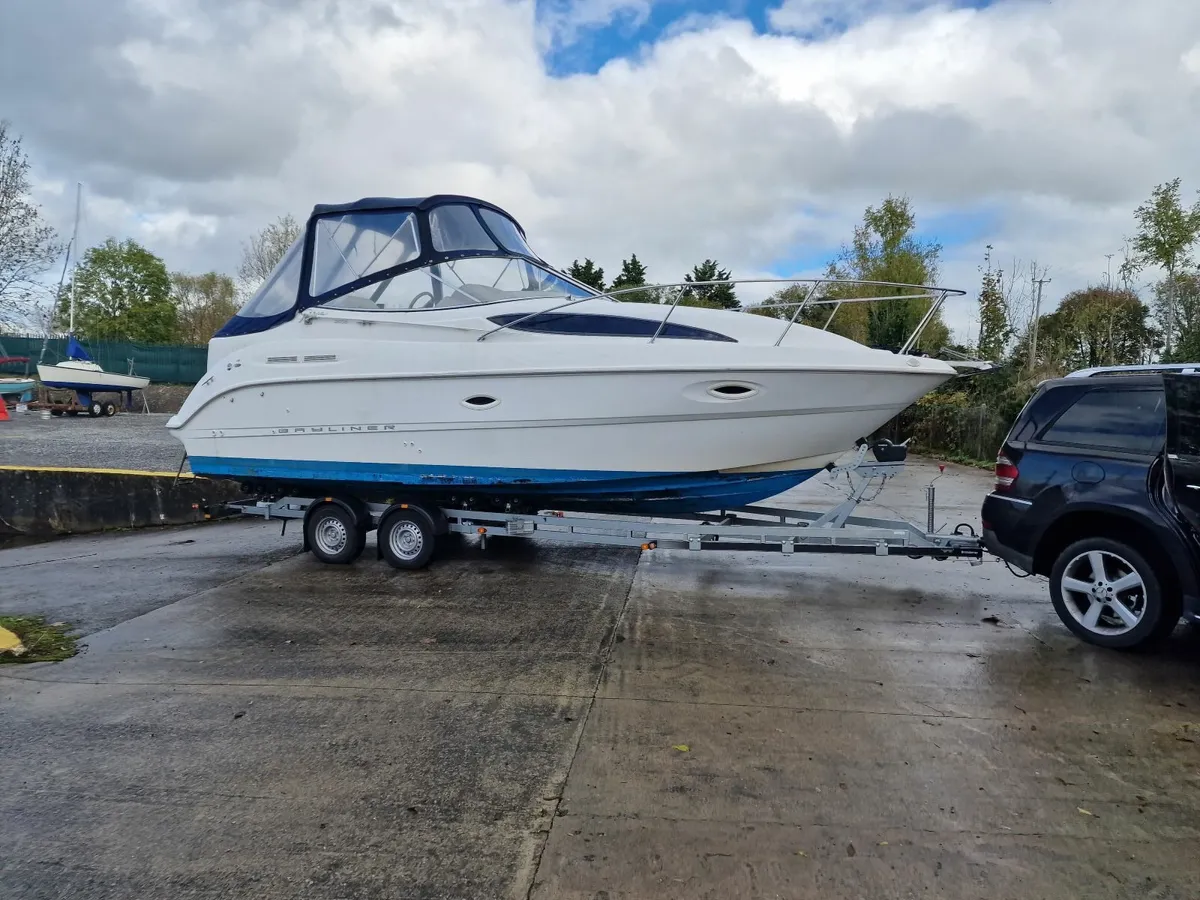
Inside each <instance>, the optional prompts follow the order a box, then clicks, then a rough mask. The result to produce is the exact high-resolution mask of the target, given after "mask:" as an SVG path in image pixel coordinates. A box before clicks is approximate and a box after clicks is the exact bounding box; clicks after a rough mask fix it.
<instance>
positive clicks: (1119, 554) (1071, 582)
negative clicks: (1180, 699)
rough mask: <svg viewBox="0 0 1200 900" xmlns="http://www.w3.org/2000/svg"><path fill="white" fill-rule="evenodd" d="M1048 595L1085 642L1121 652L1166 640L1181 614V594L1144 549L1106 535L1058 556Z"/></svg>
mask: <svg viewBox="0 0 1200 900" xmlns="http://www.w3.org/2000/svg"><path fill="white" fill-rule="evenodd" d="M1097 562H1098V563H1099V565H1100V567H1101V569H1102V571H1101V572H1097V571H1096V563H1097ZM1122 585H1125V586H1124V587H1123V586H1122ZM1050 599H1051V601H1052V602H1053V604H1054V611H1055V612H1057V613H1058V617H1059V618H1060V619H1062V621H1063V624H1065V625H1066V626H1067V627H1068V628H1070V629H1071V631H1073V632H1075V634H1076V635H1078V636H1079V637H1081V638H1082V639H1083V640H1085V641H1087V642H1088V643H1089V644H1095V645H1096V646H1098V647H1110V648H1114V649H1122V650H1125V649H1132V648H1135V647H1142V646H1146V645H1150V644H1154V643H1157V642H1158V641H1160V640H1162V639H1163V638H1165V637H1166V636H1167V635H1169V634H1170V633H1171V632H1172V631H1174V630H1175V626H1176V625H1177V624H1178V622H1179V617H1180V614H1181V609H1180V602H1179V598H1178V597H1177V596H1174V595H1173V594H1172V593H1171V592H1170V591H1169V590H1167V589H1165V588H1164V585H1163V579H1162V578H1161V577H1160V575H1159V573H1158V571H1157V570H1156V569H1155V567H1154V566H1153V565H1151V564H1150V562H1149V560H1147V559H1146V557H1145V556H1143V555H1142V553H1141V552H1140V551H1138V550H1137V549H1135V548H1134V547H1132V546H1130V545H1129V544H1126V543H1124V542H1122V541H1116V540H1112V539H1111V538H1103V537H1094V538H1084V539H1083V540H1081V541H1076V542H1075V543H1073V544H1071V545H1070V546H1068V547H1066V548H1065V549H1063V550H1062V552H1060V553H1059V554H1058V557H1057V558H1056V559H1055V561H1054V567H1053V568H1052V569H1051V571H1050Z"/></svg>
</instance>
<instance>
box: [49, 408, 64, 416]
mask: <svg viewBox="0 0 1200 900" xmlns="http://www.w3.org/2000/svg"><path fill="white" fill-rule="evenodd" d="M62 414H63V411H62V410H61V409H52V410H50V415H52V416H61V415H62Z"/></svg>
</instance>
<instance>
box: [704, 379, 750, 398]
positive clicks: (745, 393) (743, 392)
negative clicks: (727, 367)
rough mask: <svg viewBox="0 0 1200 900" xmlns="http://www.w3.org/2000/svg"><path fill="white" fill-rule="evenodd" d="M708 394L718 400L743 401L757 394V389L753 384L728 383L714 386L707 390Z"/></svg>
mask: <svg viewBox="0 0 1200 900" xmlns="http://www.w3.org/2000/svg"><path fill="white" fill-rule="evenodd" d="M708 393H709V395H710V396H712V397H716V398H717V399H718V400H745V399H747V398H749V397H753V396H754V395H755V394H757V393H758V388H757V387H756V386H755V385H753V384H746V383H744V382H741V381H730V382H727V383H725V384H714V385H713V386H712V387H710V388H709V389H708Z"/></svg>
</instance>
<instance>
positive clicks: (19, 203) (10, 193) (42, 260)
mask: <svg viewBox="0 0 1200 900" xmlns="http://www.w3.org/2000/svg"><path fill="white" fill-rule="evenodd" d="M60 252H62V248H61V247H60V246H59V244H58V243H57V242H56V240H55V235H54V229H53V228H51V227H50V226H49V225H46V224H45V223H44V222H43V221H42V216H41V211H40V210H39V209H38V207H37V206H35V205H34V204H33V202H32V201H31V200H30V197H29V159H28V157H26V155H25V153H24V151H23V150H22V149H21V138H20V137H19V136H17V135H13V134H11V133H10V132H9V125H8V123H7V122H6V121H4V120H2V119H0V324H7V325H21V324H27V323H28V322H29V320H30V319H31V318H33V317H34V316H35V314H36V304H37V298H38V295H39V294H42V292H43V291H44V288H43V286H42V285H41V284H40V282H39V281H38V276H39V275H41V274H42V273H43V272H45V271H46V269H48V268H49V267H50V264H51V263H52V262H53V261H54V258H55V257H56V256H58V254H59V253H60ZM42 296H46V295H45V294H42Z"/></svg>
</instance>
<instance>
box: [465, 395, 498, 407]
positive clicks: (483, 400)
mask: <svg viewBox="0 0 1200 900" xmlns="http://www.w3.org/2000/svg"><path fill="white" fill-rule="evenodd" d="M462 405H463V406H465V407H466V408H467V409H477V410H478V409H491V408H492V407H494V406H499V405H500V401H499V400H497V399H496V398H495V397H489V396H488V395H487V394H473V395H471V396H470V397H467V398H466V399H465V400H463V401H462Z"/></svg>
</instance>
